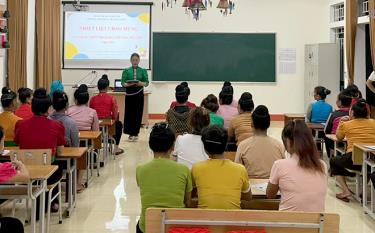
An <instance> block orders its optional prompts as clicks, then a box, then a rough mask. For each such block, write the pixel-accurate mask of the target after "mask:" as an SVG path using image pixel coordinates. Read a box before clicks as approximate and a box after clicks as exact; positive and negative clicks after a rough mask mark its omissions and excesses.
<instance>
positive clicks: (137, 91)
mask: <svg viewBox="0 0 375 233" xmlns="http://www.w3.org/2000/svg"><path fill="white" fill-rule="evenodd" d="M130 61H131V63H132V66H131V67H129V68H127V69H125V70H124V71H123V72H122V79H121V83H122V86H123V87H126V94H127V95H126V98H125V119H124V133H125V134H129V141H133V142H134V141H137V140H138V134H139V130H140V128H141V124H142V116H143V106H144V94H143V88H144V87H147V86H148V83H149V82H148V74H147V70H145V69H143V68H141V67H139V66H138V65H139V61H140V57H139V54H137V53H133V54H132V56H131V57H130Z"/></svg>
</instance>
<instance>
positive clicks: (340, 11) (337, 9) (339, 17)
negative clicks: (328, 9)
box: [332, 3, 345, 22]
mask: <svg viewBox="0 0 375 233" xmlns="http://www.w3.org/2000/svg"><path fill="white" fill-rule="evenodd" d="M332 8H333V18H332V21H333V22H339V21H343V20H344V16H345V11H344V3H340V4H337V5H334V6H333V7H332Z"/></svg>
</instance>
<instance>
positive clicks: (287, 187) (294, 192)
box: [270, 155, 328, 212]
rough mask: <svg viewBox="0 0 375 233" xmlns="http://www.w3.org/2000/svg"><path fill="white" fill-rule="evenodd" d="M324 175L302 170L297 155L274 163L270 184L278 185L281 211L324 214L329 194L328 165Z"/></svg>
mask: <svg viewBox="0 0 375 233" xmlns="http://www.w3.org/2000/svg"><path fill="white" fill-rule="evenodd" d="M321 163H322V164H323V165H324V174H322V173H319V172H317V171H313V170H308V169H305V168H302V167H301V166H300V165H299V158H298V156H297V155H292V157H291V158H289V159H283V160H278V161H276V162H275V163H274V165H273V167H272V170H271V176H270V183H272V184H274V185H278V186H279V189H280V193H281V203H280V207H279V210H282V211H306V212H324V206H325V197H326V193H327V185H328V183H327V182H328V177H327V165H326V164H325V163H324V162H323V161H322V160H321Z"/></svg>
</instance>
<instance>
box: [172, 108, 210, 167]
mask: <svg viewBox="0 0 375 233" xmlns="http://www.w3.org/2000/svg"><path fill="white" fill-rule="evenodd" d="M189 124H190V126H191V128H192V133H191V134H184V135H180V136H178V137H177V140H176V144H175V148H174V153H173V154H174V155H175V156H176V157H177V162H178V163H181V164H184V165H186V166H187V167H189V168H190V169H191V167H192V166H193V164H195V163H197V162H201V161H204V160H207V159H208V155H207V154H206V152H205V150H204V146H203V142H202V140H201V132H202V130H203V128H205V127H207V126H208V125H209V124H210V114H209V112H208V111H207V110H206V109H204V108H201V107H198V108H195V109H193V110H192V112H191V114H190V118H189Z"/></svg>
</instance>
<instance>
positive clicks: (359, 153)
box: [352, 143, 375, 219]
mask: <svg viewBox="0 0 375 233" xmlns="http://www.w3.org/2000/svg"><path fill="white" fill-rule="evenodd" d="M367 146H375V143H374V144H369V143H354V145H353V153H352V158H353V164H355V165H362V174H363V175H362V187H363V191H362V195H363V202H362V208H363V210H364V212H365V213H368V214H369V215H370V216H371V217H372V218H374V219H375V212H374V205H375V203H374V201H375V200H374V193H373V192H374V191H373V189H372V190H371V205H372V208H368V207H367V200H368V198H367V193H368V184H367V181H368V179H367V174H368V172H367V170H368V168H367V159H368V158H369V156H370V154H371V153H374V152H375V150H374V149H372V148H368V147H367ZM371 170H373V169H371ZM357 189H358V188H357Z"/></svg>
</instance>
